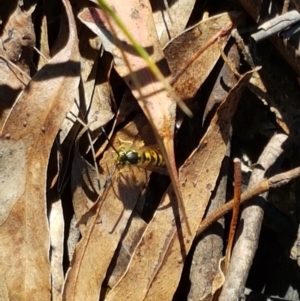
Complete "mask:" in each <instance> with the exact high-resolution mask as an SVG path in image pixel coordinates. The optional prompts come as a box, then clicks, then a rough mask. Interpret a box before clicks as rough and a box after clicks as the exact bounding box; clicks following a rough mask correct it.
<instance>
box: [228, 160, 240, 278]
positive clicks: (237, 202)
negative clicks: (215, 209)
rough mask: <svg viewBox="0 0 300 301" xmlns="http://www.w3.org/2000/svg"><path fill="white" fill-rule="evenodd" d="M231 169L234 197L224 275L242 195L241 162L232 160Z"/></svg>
mask: <svg viewBox="0 0 300 301" xmlns="http://www.w3.org/2000/svg"><path fill="white" fill-rule="evenodd" d="M233 169H234V197H233V212H232V218H231V222H230V229H229V238H228V244H227V248H226V255H225V273H226V271H227V269H228V266H229V262H230V258H231V251H232V247H233V241H234V237H235V232H236V228H237V224H238V218H239V213H240V205H241V193H242V188H241V187H242V170H241V160H240V159H238V158H235V159H234V160H233Z"/></svg>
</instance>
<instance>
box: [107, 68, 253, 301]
mask: <svg viewBox="0 0 300 301" xmlns="http://www.w3.org/2000/svg"><path fill="white" fill-rule="evenodd" d="M251 74H252V73H247V74H246V75H244V76H243V77H242V78H241V79H240V80H239V82H238V83H237V85H236V86H235V87H234V88H233V89H232V90H231V91H230V92H229V95H228V97H227V98H226V99H225V100H224V101H223V102H222V104H221V105H220V107H219V109H218V110H217V112H216V114H215V116H214V118H213V119H212V122H211V126H210V127H209V129H208V132H207V133H206V134H205V136H204V138H203V139H202V140H201V142H200V145H199V147H198V148H197V149H196V150H195V152H194V153H193V154H192V156H191V157H190V158H189V159H188V160H187V161H186V162H185V164H184V165H183V166H182V168H181V169H180V171H179V177H180V178H179V179H180V183H181V188H182V194H183V198H184V201H185V204H186V210H187V214H188V217H189V222H190V226H191V230H192V237H190V236H189V235H188V231H187V228H186V225H185V224H183V223H181V224H180V223H179V221H178V212H176V202H174V193H173V191H172V187H170V188H169V189H168V191H167V193H166V194H165V196H164V198H163V200H162V202H161V204H160V206H159V208H158V210H157V211H156V213H155V216H154V217H153V219H152V221H151V222H150V224H149V225H148V227H147V228H146V231H145V232H144V235H143V237H142V239H141V241H140V243H139V245H138V246H137V248H136V250H135V253H134V256H133V258H132V260H131V262H130V265H129V267H128V269H127V271H126V273H125V274H124V275H123V278H122V279H121V280H120V281H119V283H118V284H117V285H116V286H115V287H114V288H113V289H112V291H110V292H109V294H108V296H107V297H106V300H107V301H112V300H171V299H172V296H173V294H174V292H175V290H176V287H177V285H178V282H179V279H180V276H181V272H182V267H183V262H184V259H185V256H186V254H187V252H188V250H189V249H190V247H191V244H192V241H193V237H194V236H195V235H196V231H197V228H198V226H199V223H200V221H201V219H202V217H203V215H204V212H205V210H206V207H207V204H208V202H209V199H210V196H211V193H212V191H213V189H214V186H215V183H216V180H217V178H218V175H219V171H220V167H221V164H222V160H223V157H224V155H225V153H226V149H227V142H228V139H229V137H230V135H229V134H230V128H231V126H230V121H231V118H232V116H233V114H234V113H235V109H236V107H237V104H238V101H239V99H240V96H241V93H242V91H243V89H244V87H245V85H246V83H247V82H248V80H249V78H250V77H251ZM174 213H175V218H174ZM178 227H179V228H178ZM145 271H146V272H145ZM145 273H146V275H145ZM137 279H138V281H137ZM166 279H168V281H166Z"/></svg>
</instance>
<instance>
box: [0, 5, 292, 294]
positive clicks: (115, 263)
mask: <svg viewBox="0 0 300 301" xmlns="http://www.w3.org/2000/svg"><path fill="white" fill-rule="evenodd" d="M93 2H95V1H93ZM100 2H101V3H102V4H104V2H103V1H100ZM225 2H226V3H225V4H224V3H223V4H222V5H220V6H219V7H218V8H217V7H216V6H215V7H214V5H213V4H210V5H209V4H203V3H197V2H195V1H188V0H180V1H177V2H176V3H169V4H167V3H166V2H164V3H163V2H162V3H163V5H162V4H161V5H159V6H157V5H155V3H154V1H153V2H151V3H150V2H147V1H143V2H141V1H134V0H132V1H129V2H128V3H127V4H126V7H125V6H124V7H122V6H120V5H119V3H118V2H116V1H109V2H108V3H107V4H108V5H109V7H112V8H113V10H114V12H115V13H117V15H118V16H119V18H120V19H121V20H122V21H123V23H124V24H125V26H126V27H127V28H128V29H129V34H131V35H132V36H133V37H134V38H135V40H136V41H137V42H138V43H139V44H140V45H141V46H143V47H144V48H145V50H146V51H147V52H148V54H149V56H150V57H151V59H152V60H153V61H154V62H156V63H157V65H158V66H159V69H160V71H161V72H162V73H163V74H164V76H165V79H166V81H165V82H161V81H159V80H157V78H156V77H155V76H154V75H153V74H152V71H151V67H150V66H149V65H148V64H147V63H146V62H145V61H144V59H142V58H141V57H140V55H139V54H138V52H137V49H135V47H134V46H133V45H132V40H131V39H130V38H128V35H125V34H124V28H121V27H119V26H116V25H115V20H114V19H113V17H111V16H109V15H107V13H106V12H105V11H104V10H101V9H99V8H98V7H97V4H96V3H92V2H89V1H84V0H82V1H78V2H77V3H76V4H75V3H72V6H71V5H70V3H69V2H68V1H67V0H64V1H62V3H60V5H58V6H52V4H50V3H49V5H48V6H47V5H45V6H41V5H40V3H39V2H37V4H36V5H33V6H31V7H26V8H25V6H24V5H23V4H22V3H21V2H20V3H19V4H18V5H17V6H16V7H14V9H13V10H12V11H11V12H10V13H9V12H8V11H7V16H6V22H5V23H4V24H3V26H2V29H3V31H2V36H1V39H2V48H1V57H0V59H2V61H3V62H2V64H1V66H0V72H1V74H2V75H1V89H0V95H1V99H2V100H3V101H2V102H1V103H2V106H1V123H0V124H1V126H2V130H1V136H0V142H1V143H0V145H1V146H0V154H1V155H0V171H1V173H0V177H1V183H2V185H1V188H0V189H1V206H0V241H1V243H0V248H1V254H2V256H1V261H2V263H1V265H2V267H3V268H2V272H1V274H0V282H1V285H0V295H1V296H2V297H3V298H4V300H28V299H30V300H50V299H52V300H154V299H158V300H185V299H187V298H189V300H216V299H218V296H219V295H220V296H226V294H227V286H224V287H223V284H224V279H226V274H225V275H223V272H224V271H222V272H221V268H220V266H219V264H220V263H219V261H218V260H215V261H213V260H212V261H211V262H209V260H208V259H207V260H205V259H206V258H209V257H210V256H213V255H211V253H213V254H215V256H216V257H218V258H219V256H220V253H219V248H220V245H218V246H217V245H216V246H215V247H217V248H218V250H217V249H214V246H209V247H207V248H206V249H205V243H204V244H203V246H204V248H203V250H202V252H201V253H197V252H195V254H194V255H193V250H194V249H195V248H196V245H197V243H198V240H199V238H198V236H197V235H198V233H199V229H201V225H202V224H201V221H202V219H203V218H204V217H205V214H206V212H207V210H208V207H209V205H210V200H211V199H212V198H214V194H215V191H216V189H217V187H218V185H219V181H220V179H219V177H220V170H221V169H222V166H223V161H224V160H225V159H226V157H227V156H228V152H229V151H231V159H232V158H233V157H234V156H236V155H237V153H238V152H239V151H240V152H243V151H244V150H243V149H242V148H246V149H247V153H249V154H250V156H252V158H253V160H254V161H253V162H254V163H255V158H258V153H259V152H261V151H262V150H263V146H264V145H266V144H267V141H268V140H267V139H268V138H269V137H270V136H272V134H270V132H271V133H274V131H275V130H276V129H277V130H280V128H282V129H283V130H284V131H285V132H287V133H289V134H290V135H291V138H292V139H293V140H294V142H296V145H297V143H298V132H297V129H296V125H297V112H298V105H297V103H296V102H295V101H293V97H292V96H286V95H290V94H289V93H290V90H288V91H289V92H287V94H286V95H285V96H284V95H281V93H280V91H281V89H283V88H277V87H281V86H280V80H278V78H276V77H274V74H271V73H272V71H270V70H276V71H274V72H275V73H276V74H278V73H279V72H278V69H276V68H274V69H270V67H269V65H268V64H267V62H268V54H269V53H266V52H263V54H262V55H263V57H264V62H263V63H262V64H261V65H262V69H260V70H259V69H258V68H255V67H256V66H259V65H260V64H259V60H258V59H257V58H256V57H255V58H254V59H253V61H254V62H255V64H253V63H252V62H251V59H249V55H248V56H247V49H248V48H247V47H248V45H250V44H248V42H247V37H246V36H243V35H242V36H240V37H238V36H236V35H235V39H236V40H235V41H234V40H233V38H232V37H231V32H233V30H232V29H233V28H235V27H237V28H239V27H243V26H245V20H243V18H242V16H243V13H245V12H244V11H243V9H242V8H241V7H240V6H238V5H236V7H235V9H236V10H237V12H233V11H231V4H230V3H229V1H228V3H227V1H225ZM240 2H241V4H242V5H244V7H245V8H246V10H247V11H248V13H249V14H250V15H251V16H252V17H253V15H254V11H251V8H249V7H247V5H246V4H245V3H244V1H242V0H240ZM46 3H48V2H47V1H46ZM226 5H227V6H226ZM199 12H202V13H203V15H207V14H206V12H209V15H210V16H209V17H206V18H203V19H202V20H201V21H199V20H200V19H201V17H199ZM34 14H35V15H34ZM36 15H38V16H39V17H38V18H36ZM33 16H34V17H35V18H33ZM95 16H97V17H96V18H95ZM242 21H243V23H242ZM247 22H249V21H247ZM247 22H246V24H247ZM33 24H34V26H33ZM39 26H40V28H41V31H40V32H37V31H36V28H38V27H39ZM58 28H60V29H61V30H60V31H59V30H58ZM35 36H36V37H37V38H35ZM243 38H244V39H245V40H244V41H246V43H247V44H245V43H242V42H241V39H243ZM273 42H274V41H273ZM235 44H236V45H237V48H238V49H239V50H238V51H239V52H238V51H237V50H236V47H235V46H234V47H232V45H235ZM275 44H276V43H275ZM33 46H36V47H38V48H39V49H38V50H39V53H38V55H35V54H34V55H33V53H34V51H33ZM249 47H250V46H249ZM257 47H258V49H259V51H261V48H260V47H259V45H257ZM233 48H235V49H233ZM229 49H233V50H230V51H229ZM281 50H282V49H281ZM221 52H224V53H225V58H226V56H227V59H226V63H228V64H229V66H227V69H226V71H225V69H224V66H226V65H224V64H225V63H224V61H223V59H222V58H221ZM231 53H233V54H231ZM25 55H26V56H25ZM287 55H288V54H287V53H285V54H284V57H285V58H286V56H287ZM236 56H239V58H238V59H236ZM37 57H38V58H37ZM222 57H223V58H224V54H222ZM232 60H234V64H231V61H232ZM239 61H240V62H241V64H242V65H241V70H242V71H240V73H243V74H244V75H241V76H238V74H237V72H236V70H233V69H238V67H239ZM246 62H247V63H248V64H249V65H250V66H251V68H252V69H253V70H251V68H249V66H248V65H247V63H246ZM288 62H289V63H290V62H291V58H290V57H289V58H288ZM283 64H285V63H283ZM233 65H235V67H232V66H233ZM296 70H297V68H296ZM253 72H254V74H255V77H252V74H253ZM286 72H287V73H289V77H290V78H291V80H290V81H289V82H290V84H289V87H292V88H291V90H294V91H296V92H293V93H291V95H298V94H297V93H298V92H297V89H298V87H297V86H296V85H294V84H293V85H292V84H291V82H292V81H293V74H292V72H291V71H286ZM257 74H259V76H260V78H259V80H257V78H258V77H257ZM269 75H272V76H270V78H271V79H270V78H269V77H268V76H269ZM294 79H295V77H294ZM167 81H168V82H169V83H172V88H170V87H169V88H168V89H166V85H165V83H166V82H167ZM270 87H276V88H273V89H271V88H270ZM248 88H249V89H248ZM221 90H222V91H221ZM273 90H274V91H276V92H274V93H272V92H273ZM249 91H252V92H249ZM250 93H252V94H250ZM249 95H251V96H249ZM248 98H252V99H253V98H255V101H252V102H251V103H250V104H249V102H247V99H248ZM289 98H291V101H290V103H291V106H290V107H289V106H288V109H287V110H285V109H284V105H283V102H284V99H289ZM178 99H181V100H182V101H184V102H185V105H187V106H189V107H190V108H191V109H192V111H193V114H194V118H192V119H190V118H188V117H186V116H185V115H184V114H181V113H180V111H179V109H178V110H177V109H176V101H177V100H178ZM206 101H208V103H207V105H206V104H205V102H206ZM259 101H262V102H263V103H264V105H261V107H259V105H258V103H259ZM286 101H288V100H286ZM257 108H259V109H257ZM255 110H256V111H255ZM243 112H246V113H247V114H246V116H247V117H246V118H244V120H243V122H241V121H238V120H239V119H238V118H240V117H239V116H240V115H241V114H243ZM272 112H275V116H276V118H273V119H272ZM244 114H245V113H244ZM253 116H255V117H256V118H257V119H260V120H263V121H262V122H261V123H258V122H257V121H255V118H253ZM251 118H253V119H251ZM248 119H249V120H252V121H251V122H249V121H248ZM253 120H254V121H253ZM257 124H260V126H259V125H257ZM267 124H268V125H267ZM175 125H176V126H175ZM255 126H256V127H255ZM102 127H104V128H105V132H106V133H107V136H109V137H110V138H109V140H108V139H107V137H106V135H104V134H103V129H102ZM253 133H255V134H253ZM258 136H259V137H260V138H257V137H258ZM246 137H248V138H246ZM249 137H251V138H249ZM247 139H248V140H247ZM237 141H238V142H237ZM249 141H251V143H249ZM252 141H253V142H252ZM254 141H255V142H254ZM121 145H128V148H129V149H132V150H137V151H139V152H140V153H143V152H146V150H147V149H151V148H153V147H155V148H156V149H157V150H158V151H159V152H161V154H162V156H163V158H164V161H165V164H166V166H167V169H168V174H169V177H170V178H171V184H170V180H169V177H168V176H166V175H161V174H159V173H157V172H158V168H157V166H155V165H157V159H155V158H154V157H151V159H152V161H151V163H150V166H149V169H150V170H148V169H144V168H142V167H141V166H135V165H134V164H132V166H130V165H129V164H126V165H125V166H116V164H117V163H116V162H117V153H116V150H117V152H118V149H119V147H120V146H121ZM241 145H243V146H241ZM289 147H290V148H291V144H289ZM143 149H144V151H143ZM255 151H256V153H255ZM50 153H51V156H50ZM253 153H254V154H255V155H253ZM285 155H286V156H287V158H288V159H286V161H287V162H288V163H287V162H285V165H289V167H290V168H289V169H292V168H293V167H295V166H294V165H293V164H292V163H291V162H293V163H294V164H296V163H295V162H297V160H295V158H293V160H292V159H291V158H292V156H291V155H290V154H289V153H286V154H285ZM152 156H153V155H152ZM238 156H241V155H240V154H238ZM243 156H244V155H243ZM231 159H230V160H231ZM227 160H228V159H227ZM230 160H229V164H228V165H227V166H229V167H227V168H226V170H225V177H224V180H223V182H224V183H225V184H226V182H227V189H226V191H225V192H224V193H223V194H222V193H221V194H220V195H221V196H222V198H223V200H222V202H221V203H224V202H225V201H226V200H229V199H230V193H231V187H232V183H231V178H230V177H231V175H230V172H231V163H230ZM152 165H153V166H152ZM254 166H255V165H254ZM150 167H151V168H150ZM249 169H250V170H251V168H249ZM153 170H154V171H153ZM113 171H115V172H113ZM290 174H291V177H297V176H298V174H297V173H290ZM291 188H293V187H292V186H291ZM244 189H246V184H245V187H244ZM277 189H278V190H279V188H277ZM249 194H251V191H250V192H249ZM291 195H292V194H291ZM271 197H272V194H271ZM271 197H270V198H271ZM290 198H291V201H290V202H289V203H291V204H289V205H290V206H292V204H293V203H292V199H293V196H291V197H290ZM224 206H225V205H224ZM273 206H275V205H273ZM276 208H277V210H279V212H280V214H281V216H282V215H283V214H285V215H286V214H287V213H286V212H292V210H290V211H288V210H286V208H284V206H282V205H278V204H276ZM293 208H295V207H293ZM219 209H220V208H219ZM221 209H222V208H221ZM209 212H211V211H209ZM224 212H225V211H224ZM211 214H212V217H210V216H209V218H210V220H213V214H214V211H212V213H211ZM280 214H279V215H280ZM219 217H220V216H218V218H219ZM289 218H290V219H295V216H293V215H291V217H289ZM220 225H221V224H220ZM225 226H226V224H225ZM222 227H224V224H223V226H222ZM241 227H242V226H241ZM209 230H210V229H209V228H208V229H207V230H206V231H209ZM239 231H242V228H241V229H240V230H239ZM262 231H263V230H262ZM205 233H206V232H205ZM205 233H204V234H202V235H201V236H200V238H201V240H200V242H205V235H209V232H207V234H205ZM224 233H226V231H225V232H223V235H221V234H219V237H220V238H221V239H222V238H225V240H226V234H224ZM224 235H225V236H224ZM207 237H208V236H207ZM295 237H296V233H295ZM207 241H209V240H207ZM66 242H68V244H66ZM66 245H67V250H64V248H65V246H66ZM225 246H226V243H225V244H224V249H225ZM294 249H295V248H294ZM205 252H208V253H209V254H208V253H207V254H206V253H205ZM257 252H259V248H258V251H257ZM12 254H13V255H12ZM66 254H69V256H66ZM197 254H201V256H203V258H201V264H202V266H201V269H200V270H198V272H197V273H198V276H200V275H201V274H203V275H207V274H205V273H206V272H205V271H206V270H207V269H210V270H211V275H208V277H207V279H208V278H209V280H207V281H210V282H209V283H208V284H207V288H208V289H207V290H206V291H205V293H204V295H199V292H200V290H199V291H198V295H197V290H194V289H193V288H194V287H195V286H197V281H198V280H197V279H200V278H199V277H198V276H197V273H196V276H195V269H194V270H193V273H190V274H189V269H191V265H192V269H193V264H194V265H195V264H196V262H198V261H197V258H196V257H195V256H199V255H197ZM255 254H256V252H255V251H253V256H254V255H255ZM193 256H194V258H193ZM239 257H240V258H241V260H243V256H242V254H240V255H239ZM233 258H234V257H233ZM294 258H297V256H295V257H294ZM232 260H234V259H232ZM199 262H200V261H199ZM212 265H214V266H213V267H212ZM254 265H255V264H254ZM218 271H219V272H218ZM240 272H241V273H244V276H245V278H247V276H248V273H249V270H246V269H245V271H244V270H241V271H240ZM250 273H251V272H250ZM252 273H255V271H254V272H252ZM228 275H230V274H228ZM250 275H251V274H250ZM224 277H225V278H224ZM186 279H190V282H191V291H190V293H189V292H187V291H186V289H184V287H185V286H186V284H187V281H186ZM249 279H251V277H250V278H249ZM229 280H230V279H229ZM272 280H273V281H276V280H277V279H272ZM226 281H227V280H225V283H226ZM278 281H279V280H278ZM201 283H202V282H201ZM251 285H252V284H251V283H250V284H249V287H250V288H251V287H254V286H251ZM222 288H223V291H222V292H221V290H222ZM244 289H245V292H246V291H247V290H246V288H245V285H244ZM210 290H211V291H210ZM289 290H290V291H289V292H290V294H292V288H289ZM192 291H193V293H192ZM202 291H203V292H204V290H202ZM273 294H274V295H276V290H274V291H273ZM235 297H237V296H235Z"/></svg>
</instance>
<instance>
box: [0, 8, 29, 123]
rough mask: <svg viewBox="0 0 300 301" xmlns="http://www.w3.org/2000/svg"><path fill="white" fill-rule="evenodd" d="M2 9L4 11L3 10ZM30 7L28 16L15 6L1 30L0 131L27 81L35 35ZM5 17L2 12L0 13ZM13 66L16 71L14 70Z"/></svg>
mask: <svg viewBox="0 0 300 301" xmlns="http://www.w3.org/2000/svg"><path fill="white" fill-rule="evenodd" d="M2 8H4V7H2ZM33 10H34V7H32V8H31V9H30V10H29V11H28V12H27V11H24V10H22V9H21V7H20V6H19V4H18V5H16V8H15V10H14V11H13V13H12V14H11V15H10V14H9V8H8V7H7V12H6V14H7V15H9V18H8V20H7V23H6V24H5V26H4V28H1V43H0V99H1V102H0V112H1V118H0V128H2V126H3V124H4V121H5V119H6V117H7V115H8V114H9V111H10V109H11V107H12V106H13V104H14V102H15V100H16V98H17V96H18V94H19V93H20V91H21V90H23V89H24V87H25V85H27V84H28V82H29V80H30V77H29V75H30V69H29V68H30V63H31V59H32V50H33V46H34V44H35V32H34V28H33V24H32V20H31V14H32V11H33ZM1 13H4V14H5V12H1ZM10 62H12V63H13V64H14V65H15V66H16V67H14V66H13V65H12V64H10Z"/></svg>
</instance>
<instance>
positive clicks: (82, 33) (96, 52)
mask: <svg viewBox="0 0 300 301" xmlns="http://www.w3.org/2000/svg"><path fill="white" fill-rule="evenodd" d="M72 8H73V10H75V8H74V5H72ZM77 9H79V8H77ZM75 13H76V10H75ZM77 30H78V36H79V37H80V40H79V50H80V54H81V60H80V63H81V79H82V86H80V91H79V96H80V101H75V102H74V103H73V106H72V108H71V110H70V112H72V113H70V114H68V118H65V120H64V122H63V124H62V126H61V131H60V142H61V143H63V142H64V140H65V138H66V136H67V135H68V134H69V132H70V130H71V129H72V134H73V137H75V135H76V134H77V130H78V128H79V126H80V124H79V123H76V121H77V119H76V117H79V118H81V119H82V120H84V119H85V117H86V115H87V112H88V110H89V109H90V107H91V103H92V99H93V95H94V89H95V84H96V75H97V69H98V61H99V56H100V48H101V41H100V38H99V37H97V36H95V35H93V34H92V33H91V31H90V30H89V29H88V28H86V26H84V25H83V24H82V23H79V22H78V25H77ZM103 81H104V82H106V83H107V81H108V79H107V78H105V79H103ZM76 99H79V97H77V98H76ZM99 115H101V114H99ZM75 124H76V125H75ZM74 139H75V138H73V140H72V139H70V140H72V143H73V141H74Z"/></svg>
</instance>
